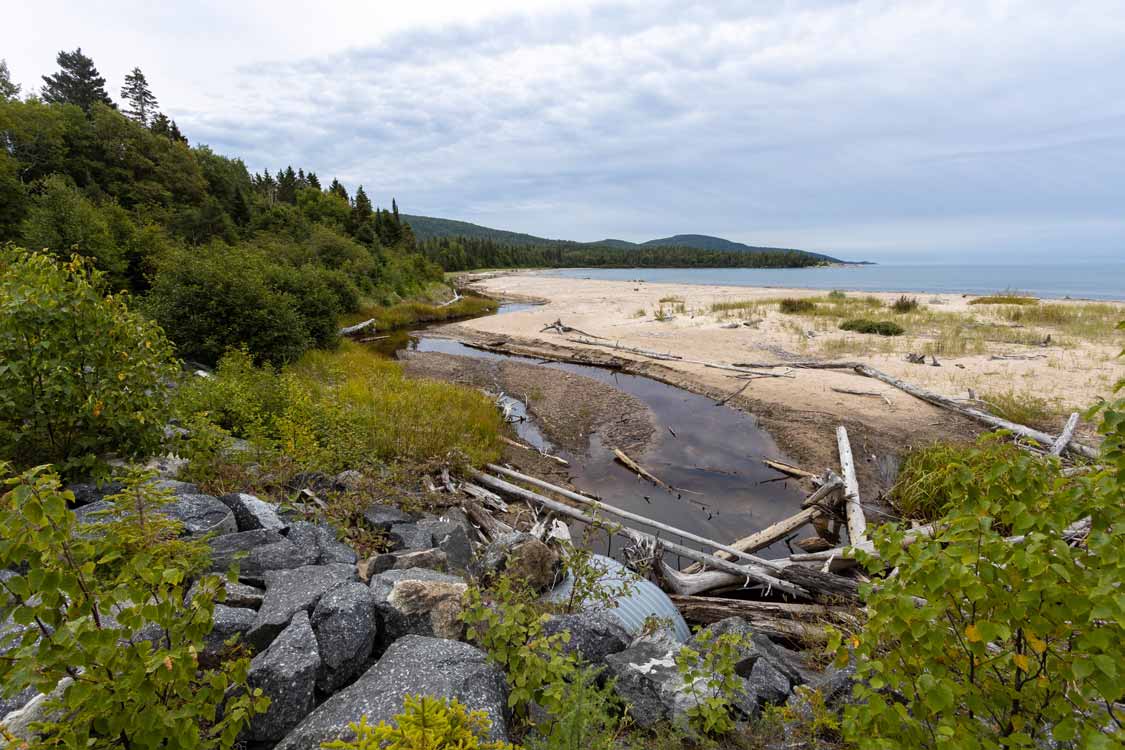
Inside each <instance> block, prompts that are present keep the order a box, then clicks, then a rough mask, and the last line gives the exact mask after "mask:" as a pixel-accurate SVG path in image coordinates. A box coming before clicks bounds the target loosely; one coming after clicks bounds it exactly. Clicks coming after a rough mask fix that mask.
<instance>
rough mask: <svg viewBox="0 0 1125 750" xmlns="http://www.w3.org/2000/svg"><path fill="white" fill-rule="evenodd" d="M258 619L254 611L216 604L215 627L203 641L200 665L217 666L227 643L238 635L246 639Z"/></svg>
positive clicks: (213, 620) (213, 618)
mask: <svg viewBox="0 0 1125 750" xmlns="http://www.w3.org/2000/svg"><path fill="white" fill-rule="evenodd" d="M257 619H258V613H257V612H255V611H254V610H252V609H248V608H246V607H228V606H227V605H225V604H216V605H215V613H214V615H213V617H212V622H213V626H212V628H211V632H210V633H208V634H207V635H206V636H205V637H204V639H203V653H201V654H200V655H199V663H200V664H201V665H203V666H204V667H214V666H216V665H217V664H218V663H219V661H220V657H221V656H222V653H223V651H224V649H225V647H226V646H225V644H226V642H227V641H228V640H229V639H230V638H233V637H234V636H236V635H237V636H242V637H245V635H246V633H247V632H249V630H250V628H252V627H253V626H254V621H255V620H257Z"/></svg>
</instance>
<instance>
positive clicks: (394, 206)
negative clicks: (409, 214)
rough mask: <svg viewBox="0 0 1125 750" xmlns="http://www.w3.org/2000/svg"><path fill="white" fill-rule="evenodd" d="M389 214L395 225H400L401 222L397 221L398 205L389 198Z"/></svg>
mask: <svg viewBox="0 0 1125 750" xmlns="http://www.w3.org/2000/svg"><path fill="white" fill-rule="evenodd" d="M391 213H392V214H394V217H395V224H401V223H402V222H400V221H399V220H398V203H396V202H395V199H394V198H391Z"/></svg>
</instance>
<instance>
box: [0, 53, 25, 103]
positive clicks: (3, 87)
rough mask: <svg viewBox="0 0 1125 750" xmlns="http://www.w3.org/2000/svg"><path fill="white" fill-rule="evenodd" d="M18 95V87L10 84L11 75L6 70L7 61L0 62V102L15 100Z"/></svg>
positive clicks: (15, 84) (16, 84)
mask: <svg viewBox="0 0 1125 750" xmlns="http://www.w3.org/2000/svg"><path fill="white" fill-rule="evenodd" d="M19 95H20V85H19V84H18V83H12V73H11V71H9V70H8V61H7V60H0V102H6V101H9V100H11V99H15V98H16V97H17V96H19Z"/></svg>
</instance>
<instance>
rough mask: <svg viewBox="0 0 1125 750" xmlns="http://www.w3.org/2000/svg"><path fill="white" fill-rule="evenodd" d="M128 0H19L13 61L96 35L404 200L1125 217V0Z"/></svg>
mask: <svg viewBox="0 0 1125 750" xmlns="http://www.w3.org/2000/svg"><path fill="white" fill-rule="evenodd" d="M117 5H118V6H119V7H118V12H115V13H113V14H107V13H106V11H105V9H104V8H99V9H97V11H95V10H94V9H90V8H88V7H87V6H86V5H78V4H77V3H75V4H73V7H71V4H69V3H68V4H59V3H52V2H46V3H40V4H39V5H38V6H37V7H36V9H35V11H34V14H33V15H34V17H32V13H31V11H29V10H28V9H26V8H24V9H22V10H18V11H17V13H16V15H17V17H18V16H19V15H20V13H23V14H25V15H24V18H23V19H22V23H21V24H20V25H21V27H24V28H25V29H26V28H30V29H31V31H30V32H29V33H25V34H22V35H20V36H19V37H18V38H13V39H11V40H9V39H7V38H3V44H4V47H3V48H4V50H5V53H4V54H7V55H8V56H9V62H10V64H11V65H12V68H13V71H14V72H15V73H16V75H17V77H21V78H22V80H24V81H25V82H28V81H29V77H28V76H27V75H26V73H25V71H26V70H28V69H31V68H32V67H34V68H35V69H36V72H39V71H43V72H46V71H47V70H49V69H50V68H51V67H53V65H52V61H51V60H50V57H52V56H53V51H54V50H57V49H59V48H63V47H68V48H69V47H73V46H76V45H78V44H82V45H83V47H84V48H86V49H87V51H88V52H90V53H92V54H93V55H94V57H95V59H96V61H97V62H98V64H99V65H100V66H101V68H102V70H103V72H104V73H106V74H107V77H110V78H113V79H114V80H116V79H117V78H120V76H121V75H123V73H124V71H125V70H127V69H128V68H129V67H131V66H132V65H134V64H139V65H141V66H142V67H143V68H144V69H145V70H146V72H148V71H150V70H152V71H154V72H153V73H150V78H152V79H153V82H154V85H155V86H156V88H157V94H158V95H159V96H160V98H161V102H162V104H163V105H164V106H165V107H166V108H167V109H168V110H169V111H170V112H171V113H172V114H173V115H174V116H175V117H176V118H177V120H178V121H179V122H180V124H181V125H182V126H183V128H184V129H185V131H186V132H187V133H188V135H189V137H192V138H193V139H194V140H198V141H202V142H208V143H211V144H212V145H213V146H215V147H216V148H217V149H218V150H219V151H220V152H224V153H234V154H237V155H240V156H242V157H243V158H245V159H246V160H247V162H248V164H249V165H250V166H251V167H252V168H258V169H260V168H262V167H269V168H270V169H274V168H276V167H278V166H284V165H286V164H288V163H293V164H294V165H301V166H304V167H306V168H312V169H316V170H317V171H318V172H320V173H321V175H322V176H331V175H338V176H340V178H341V179H343V180H345V181H346V182H349V183H351V184H352V185H354V184H357V183H363V184H364V185H365V186H366V187H367V189H368V192H369V193H370V194H372V195H373V196H376V197H377V199H378V200H379V201H382V202H388V201H389V198H390V196H391V194H392V193H393V194H394V195H396V196H397V197H398V200H399V204H400V205H401V206H403V207H404V210H407V211H408V212H415V213H430V214H435V215H444V216H450V217H452V218H461V219H466V220H470V221H479V222H481V223H488V224H492V225H498V226H502V227H505V228H511V229H517V230H521V231H528V232H533V233H536V234H544V235H549V236H561V237H569V238H574V239H598V238H601V237H604V236H623V237H626V238H629V239H645V238H648V237H652V236H661V235H665V234H670V233H674V232H706V233H714V234H723V235H724V236H730V237H732V238H735V239H742V240H744V241H749V242H756V243H765V242H770V243H775V244H783V245H800V244H802V243H806V244H808V245H812V246H813V247H815V248H817V249H825V250H831V249H833V248H837V247H839V248H846V249H854V250H855V251H856V252H862V251H863V250H864V248H865V247H867V248H869V249H871V250H872V251H876V250H878V249H879V248H902V249H903V251H904V252H926V251H928V252H935V251H938V250H941V251H942V252H945V251H946V250H948V249H949V248H950V246H954V247H962V248H966V251H969V250H972V249H974V248H979V247H986V246H987V247H992V248H1001V249H1005V250H1007V251H1012V249H1013V248H1015V249H1019V248H1028V247H1031V246H1032V245H1034V246H1036V247H1039V246H1041V245H1042V240H1043V238H1046V237H1052V238H1054V237H1065V236H1066V232H1067V231H1073V232H1074V233H1075V235H1081V236H1082V237H1084V238H1086V239H1087V241H1088V243H1093V244H1092V245H1088V246H1089V247H1091V248H1092V250H1093V251H1100V252H1105V251H1106V250H1107V248H1119V247H1120V246H1121V244H1122V243H1123V238H1122V234H1121V232H1120V229H1121V225H1120V223H1115V222H1116V217H1117V216H1118V214H1119V213H1120V200H1119V197H1118V196H1119V195H1120V194H1121V193H1122V192H1123V188H1125V158H1122V157H1125V127H1123V125H1125V75H1123V73H1125V7H1123V6H1122V5H1121V4H1120V3H1119V2H1113V1H1111V0H1103V1H1101V2H1098V1H1090V2H1074V3H1068V4H1066V5H1065V6H1064V5H1062V4H1059V3H1055V2H1053V1H1050V0H1044V1H1043V2H999V1H994V2H982V1H979V0H978V1H977V2H972V1H971V0H962V1H961V2H952V1H950V2H939V1H938V0H920V1H914V2H910V3H893V2H885V1H876V0H856V1H855V2H843V1H839V2H832V1H823V2H815V1H812V0H810V1H809V2H780V1H779V2H763V3H755V4H746V3H740V2H729V3H723V2H718V3H709V4H706V5H701V6H700V7H690V8H684V7H683V4H679V3H673V2H669V1H668V0H660V1H659V2H653V1H652V0H650V1H649V2H643V3H642V2H632V3H606V2H600V3H594V2H589V3H584V4H582V5H576V4H574V3H570V2H566V3H564V2H545V3H536V4H528V3H524V2H521V3H515V2H509V0H488V2H485V3H428V2H415V3H410V4H407V5H403V6H390V5H389V4H386V3H362V2H349V3H334V4H333V3H329V4H326V5H325V6H324V7H323V8H321V9H317V10H310V9H308V8H307V7H300V6H299V5H298V4H296V3H274V2H271V3H269V4H267V3H264V2H257V1H256V2H251V3H227V4H220V3H218V2H209V3H204V4H202V5H191V6H188V5H185V6H184V8H183V9H182V10H181V9H172V10H170V9H168V8H163V9H156V10H153V9H150V7H149V5H146V4H141V3H118V4H117ZM747 5H751V6H752V8H751V9H747V8H746V7H745V6H747ZM17 20H18V19H17ZM0 34H4V36H5V37H6V36H7V34H8V32H0ZM9 50H14V51H12V52H9ZM47 50H50V51H51V52H50V54H47V52H46V51H47ZM44 58H46V59H44ZM1040 226H1049V227H1051V228H1052V229H1051V231H1040V232H1037V231H1035V227H1040ZM1068 227H1069V228H1070V230H1068V229H1067V228H1068ZM787 238H788V239H787Z"/></svg>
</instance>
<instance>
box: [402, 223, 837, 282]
mask: <svg viewBox="0 0 1125 750" xmlns="http://www.w3.org/2000/svg"><path fill="white" fill-rule="evenodd" d="M402 219H403V221H406V222H408V223H409V224H410V227H411V229H413V230H414V236H415V237H416V238H417V239H418V241H419V243H420V245H421V247H422V249H423V251H424V252H425V253H426V255H427V257H429V258H430V259H431V260H433V261H435V262H437V263H440V264H441V265H442V266H443V267H445V269H446V270H447V271H452V270H466V269H469V268H485V267H488V268H500V267H505V268H510V267H523V266H553V267H575V266H638V267H657V266H665V267H676V268H684V267H712V268H714V267H718V268H728V267H729V268H734V267H742V268H770V267H800V266H811V265H817V264H819V263H833V262H839V261H838V260H837V259H836V258H833V257H831V256H828V255H823V254H821V253H811V252H808V251H806V250H797V249H794V248H778V247H757V246H754V245H746V244H743V243H741V242H732V241H731V240H725V239H723V238H722V237H712V236H709V235H706V234H677V235H674V236H672V237H664V238H662V239H655V240H649V241H647V242H643V243H636V242H629V241H627V240H617V239H604V240H599V241H597V242H573V241H569V240H552V239H547V238H546V237H536V236H535V235H532V234H523V233H520V232H509V231H505V230H503V229H492V228H490V227H483V226H480V225H479V224H470V223H469V222H467V221H454V220H452V219H438V218H435V217H432V216H408V215H406V214H403V215H402Z"/></svg>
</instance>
